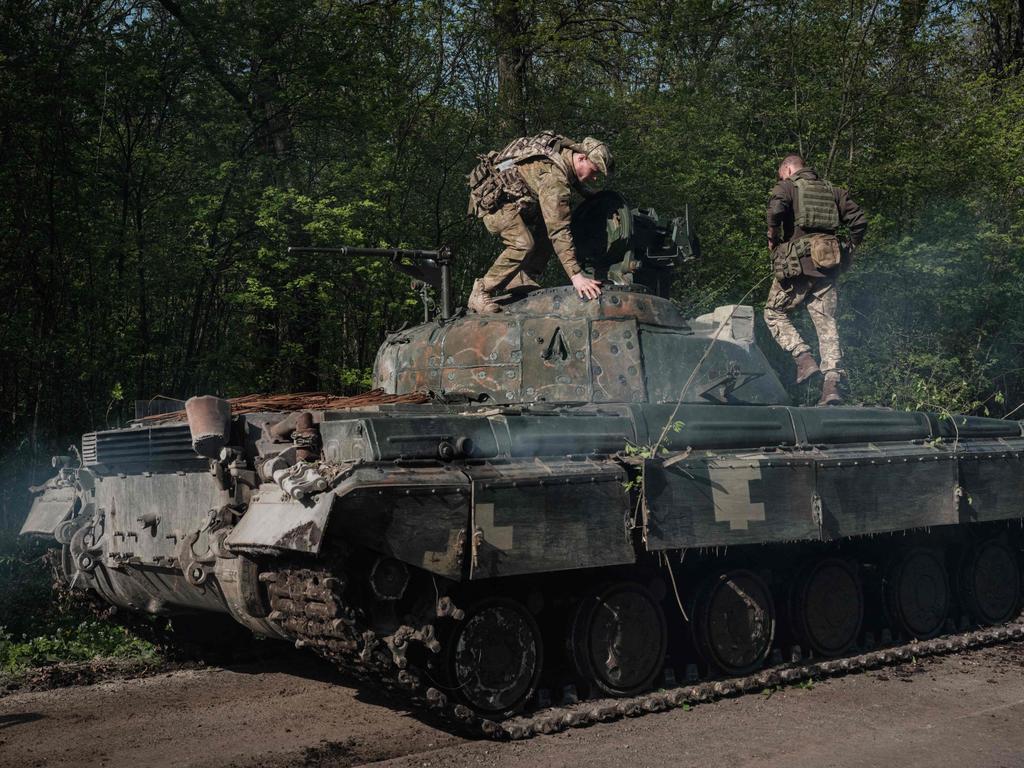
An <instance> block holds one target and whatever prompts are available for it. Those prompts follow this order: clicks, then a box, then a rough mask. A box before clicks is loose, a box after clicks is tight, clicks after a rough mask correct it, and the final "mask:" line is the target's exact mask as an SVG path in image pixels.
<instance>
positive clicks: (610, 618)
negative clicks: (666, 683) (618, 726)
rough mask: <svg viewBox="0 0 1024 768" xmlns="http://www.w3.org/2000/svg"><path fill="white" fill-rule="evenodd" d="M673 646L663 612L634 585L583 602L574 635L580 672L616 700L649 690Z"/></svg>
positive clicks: (576, 615) (619, 586)
mask: <svg viewBox="0 0 1024 768" xmlns="http://www.w3.org/2000/svg"><path fill="white" fill-rule="evenodd" d="M667 643H668V639H667V629H666V625H665V614H664V612H663V611H662V610H661V606H660V605H659V604H658V603H657V601H656V600H655V599H654V598H653V597H652V596H651V594H650V592H648V591H647V590H646V589H645V588H644V587H642V586H641V585H639V584H635V583H633V582H628V581H624V582H619V583H617V584H613V585H612V586H610V587H608V588H606V589H604V590H601V591H597V592H594V593H592V594H590V595H587V596H586V597H584V598H583V599H582V600H580V602H579V603H578V604H577V606H576V610H575V613H574V616H573V621H572V626H571V629H570V634H569V647H570V649H571V652H572V659H573V663H574V665H575V667H576V671H577V672H578V673H579V674H580V676H581V677H583V678H584V679H586V680H587V681H588V682H589V683H591V684H592V685H594V686H596V687H597V688H598V689H600V690H601V691H604V692H605V693H608V694H611V695H612V696H630V695H632V694H635V693H639V692H640V691H643V690H646V689H647V688H649V687H650V686H651V684H652V683H654V681H655V679H656V678H657V677H658V674H659V673H660V672H661V669H662V666H663V665H664V663H665V651H666V646H667Z"/></svg>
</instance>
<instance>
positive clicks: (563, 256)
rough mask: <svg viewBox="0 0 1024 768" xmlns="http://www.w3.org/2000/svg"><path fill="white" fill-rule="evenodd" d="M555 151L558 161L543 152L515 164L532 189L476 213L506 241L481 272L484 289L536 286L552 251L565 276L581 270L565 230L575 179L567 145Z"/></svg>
mask: <svg viewBox="0 0 1024 768" xmlns="http://www.w3.org/2000/svg"><path fill="white" fill-rule="evenodd" d="M560 154H561V159H562V160H563V164H562V165H561V167H560V166H557V165H555V164H554V163H552V162H551V161H550V160H548V159H546V158H537V159H535V160H531V161H528V162H525V163H521V164H519V165H518V170H519V174H520V176H522V179H523V181H524V182H525V183H526V186H527V187H528V188H529V190H530V192H531V193H532V195H531V196H529V197H525V196H524V197H523V198H520V199H519V200H516V201H514V202H508V203H505V204H504V205H503V206H501V208H499V209H498V210H497V211H495V212H493V213H485V214H484V215H483V216H482V217H481V218H482V219H483V222H484V226H485V227H487V231H488V232H490V233H491V234H492V235H497V236H499V237H500V238H501V239H502V242H503V243H504V244H505V250H504V251H502V252H501V255H500V256H498V258H497V259H496V260H495V262H494V264H493V265H492V266H491V268H490V269H489V270H487V273H486V274H485V275H484V277H483V288H484V290H485V291H487V292H488V293H496V292H499V291H502V290H506V289H513V290H515V289H526V290H529V289H532V288H538V287H539V286H538V284H537V280H538V278H539V277H540V276H541V274H543V272H544V268H545V267H546V266H547V263H548V259H550V258H551V254H552V253H554V254H556V255H557V256H558V260H559V261H560V262H561V264H562V268H563V269H564V270H565V273H566V274H567V275H568V276H569V277H572V276H573V275H575V274H578V273H579V272H581V271H582V270H581V269H580V265H579V263H578V262H577V261H576V248H575V247H574V246H573V242H572V235H571V234H570V232H569V222H570V217H571V216H572V206H571V200H572V188H573V186H576V185H577V182H576V177H575V175H574V174H573V172H572V150H569V149H563V150H562V151H561V153H560Z"/></svg>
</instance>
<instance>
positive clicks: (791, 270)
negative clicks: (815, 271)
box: [772, 238, 808, 282]
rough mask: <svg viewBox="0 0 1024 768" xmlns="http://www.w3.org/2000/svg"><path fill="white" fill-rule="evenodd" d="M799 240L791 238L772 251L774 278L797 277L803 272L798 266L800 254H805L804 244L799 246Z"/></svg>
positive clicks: (781, 279) (780, 279)
mask: <svg viewBox="0 0 1024 768" xmlns="http://www.w3.org/2000/svg"><path fill="white" fill-rule="evenodd" d="M801 241H802V238H801V240H795V241H794V240H791V241H789V242H788V243H783V244H782V245H779V246H777V247H776V248H775V250H774V251H772V271H773V272H774V273H775V278H776V279H777V280H779V281H780V282H781V281H783V280H787V279H789V278H791V277H799V276H800V275H802V274H803V273H804V270H803V267H801V266H800V258H801V256H807V255H808V254H807V249H806V246H801V245H800V243H801Z"/></svg>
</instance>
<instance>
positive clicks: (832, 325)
mask: <svg viewBox="0 0 1024 768" xmlns="http://www.w3.org/2000/svg"><path fill="white" fill-rule="evenodd" d="M836 304H837V296H836V279H835V277H833V276H829V277H808V276H806V275H801V276H800V277H794V278H791V279H788V280H786V281H785V282H784V283H780V282H779V281H778V280H773V281H772V287H771V290H770V291H768V300H767V301H766V302H765V307H764V321H765V323H766V324H767V325H768V330H769V331H771V334H772V337H773V338H774V339H775V341H776V342H777V343H778V345H779V346H780V347H782V348H783V349H784V350H786V351H787V352H789V353H790V354H791V355H793V357H796V356H797V355H800V354H802V353H803V352H810V351H811V347H810V345H808V344H807V342H805V341H804V340H803V337H802V336H801V335H800V332H799V331H798V330H797V329H796V326H794V325H793V323H792V321H791V320H790V317H789V316H790V314H791V313H792V312H793V311H794V310H796V309H797V308H798V307H800V306H804V307H806V308H807V314H809V315H810V316H811V322H813V323H814V330H815V331H817V333H818V349H819V351H820V352H821V366H820V367H821V372H822V373H824V374H829V373H833V374H839V375H840V376H843V375H845V373H846V372H845V371H844V370H843V352H842V350H841V349H840V347H839V330H838V328H837V327H836Z"/></svg>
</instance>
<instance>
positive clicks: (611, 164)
mask: <svg viewBox="0 0 1024 768" xmlns="http://www.w3.org/2000/svg"><path fill="white" fill-rule="evenodd" d="M579 147H580V151H582V152H583V154H584V155H586V156H587V157H588V158H589V159H590V161H591V162H592V163H593V164H594V165H596V166H597V169H598V170H599V171H601V173H603V174H604V175H605V176H611V175H612V173H613V172H614V171H615V159H614V158H613V157H612V151H611V150H610V149H608V145H607V144H605V143H604V142H603V141H601V140H599V139H595V138H594V137H593V136H587V137H586V138H585V139H583V141H582V142H580V144H579Z"/></svg>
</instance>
